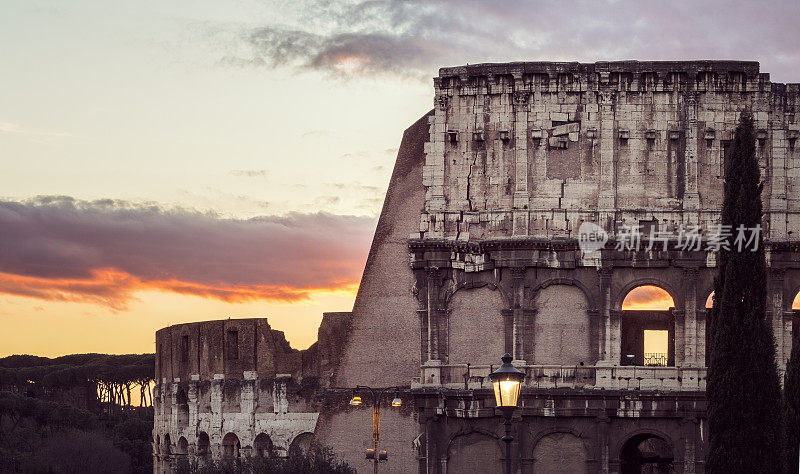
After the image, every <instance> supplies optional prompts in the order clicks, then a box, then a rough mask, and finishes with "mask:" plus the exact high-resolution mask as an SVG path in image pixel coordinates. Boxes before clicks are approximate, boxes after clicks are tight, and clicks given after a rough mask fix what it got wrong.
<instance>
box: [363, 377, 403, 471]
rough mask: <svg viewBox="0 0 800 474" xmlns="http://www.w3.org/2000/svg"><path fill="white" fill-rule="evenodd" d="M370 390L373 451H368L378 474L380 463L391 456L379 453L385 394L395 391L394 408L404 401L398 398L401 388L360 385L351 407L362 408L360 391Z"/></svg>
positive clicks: (383, 452)
mask: <svg viewBox="0 0 800 474" xmlns="http://www.w3.org/2000/svg"><path fill="white" fill-rule="evenodd" d="M364 390H368V391H369V393H370V395H372V445H373V448H372V449H367V453H366V456H367V459H371V460H372V461H373V472H374V473H375V474H378V462H379V461H386V460H387V459H388V458H389V454H388V453H387V452H386V450H385V449H384V450H381V451H378V438H379V437H380V430H381V398H382V396H383V394H384V393H386V392H388V391H389V390H394V398H393V399H392V406H393V407H400V406H402V405H403V400H401V399H400V397H399V396H398V393H397V392H398V391H399V390H400V387H386V388H380V389H374V388H372V387H367V386H366V385H359V386H357V387H356V388H355V389H353V398H351V399H350V405H352V406H360V405H361V404H362V403H363V401H362V399H361V396H359V395H358V392H359V391H364Z"/></svg>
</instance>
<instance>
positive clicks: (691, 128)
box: [683, 92, 700, 221]
mask: <svg viewBox="0 0 800 474" xmlns="http://www.w3.org/2000/svg"><path fill="white" fill-rule="evenodd" d="M686 122H687V123H686V147H685V156H684V163H686V180H685V183H686V189H685V192H684V195H683V209H684V210H685V211H697V210H698V209H699V208H700V195H699V194H698V192H697V180H698V175H697V140H698V134H697V94H696V93H694V92H690V93H687V94H686ZM691 214H693V217H694V219H696V220H697V221H699V219H698V215H697V213H696V212H692V213H691Z"/></svg>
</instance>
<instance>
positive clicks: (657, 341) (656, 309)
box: [620, 285, 675, 366]
mask: <svg viewBox="0 0 800 474" xmlns="http://www.w3.org/2000/svg"><path fill="white" fill-rule="evenodd" d="M674 309H675V301H674V300H673V298H672V296H671V295H670V294H669V293H668V292H667V291H666V290H664V289H663V288H661V287H658V286H654V285H641V286H637V287H636V288H633V289H632V290H630V291H629V292H628V294H627V295H625V299H624V300H623V302H622V318H621V319H622V347H621V349H622V354H621V356H622V360H621V361H620V364H622V365H644V366H674V365H675V315H674V314H673V310H674Z"/></svg>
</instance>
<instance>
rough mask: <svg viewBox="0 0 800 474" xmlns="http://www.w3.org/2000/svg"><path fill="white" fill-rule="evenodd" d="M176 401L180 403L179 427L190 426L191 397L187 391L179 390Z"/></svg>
mask: <svg viewBox="0 0 800 474" xmlns="http://www.w3.org/2000/svg"><path fill="white" fill-rule="evenodd" d="M175 402H176V404H177V405H178V406H177V408H178V428H186V427H188V426H189V398H188V397H187V396H186V392H184V391H183V390H178V394H177V395H176V397H175Z"/></svg>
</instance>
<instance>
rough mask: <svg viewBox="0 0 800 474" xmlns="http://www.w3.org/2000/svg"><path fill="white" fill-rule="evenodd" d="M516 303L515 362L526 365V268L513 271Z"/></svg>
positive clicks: (513, 327) (514, 302)
mask: <svg viewBox="0 0 800 474" xmlns="http://www.w3.org/2000/svg"><path fill="white" fill-rule="evenodd" d="M511 275H512V281H513V284H512V285H513V291H514V301H513V306H512V311H513V312H514V316H513V317H514V319H513V326H512V331H511V333H512V341H513V346H512V347H513V353H512V354H511V355H512V356H513V357H514V362H515V363H519V364H523V365H524V364H525V345H524V336H525V310H524V309H523V308H522V306H523V305H524V302H525V267H513V268H512V269H511Z"/></svg>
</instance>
